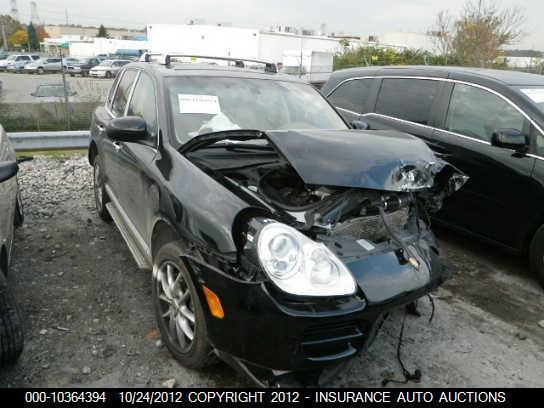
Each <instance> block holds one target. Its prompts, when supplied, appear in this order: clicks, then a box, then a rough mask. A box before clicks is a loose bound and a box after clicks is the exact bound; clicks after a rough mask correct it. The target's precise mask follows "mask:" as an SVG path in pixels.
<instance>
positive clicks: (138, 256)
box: [106, 202, 151, 269]
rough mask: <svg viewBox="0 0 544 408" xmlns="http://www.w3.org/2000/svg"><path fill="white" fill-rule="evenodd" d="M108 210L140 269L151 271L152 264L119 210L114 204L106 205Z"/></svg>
mask: <svg viewBox="0 0 544 408" xmlns="http://www.w3.org/2000/svg"><path fill="white" fill-rule="evenodd" d="M106 208H107V209H108V212H109V213H110V215H111V218H113V222H115V225H116V226H117V228H118V229H119V232H120V233H121V235H122V236H123V239H124V240H125V242H126V243H127V246H128V249H129V250H130V252H131V253H132V257H133V258H134V261H136V264H137V265H138V268H140V269H151V264H150V263H149V262H148V261H147V259H146V257H145V255H144V254H143V253H142V251H141V250H140V248H139V247H138V245H137V244H136V242H134V240H133V239H132V235H131V234H130V232H129V229H128V228H127V226H126V225H125V223H124V221H123V218H122V217H121V214H119V211H117V208H115V205H113V203H112V202H109V203H107V204H106Z"/></svg>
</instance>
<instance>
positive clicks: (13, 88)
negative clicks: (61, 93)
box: [0, 72, 113, 104]
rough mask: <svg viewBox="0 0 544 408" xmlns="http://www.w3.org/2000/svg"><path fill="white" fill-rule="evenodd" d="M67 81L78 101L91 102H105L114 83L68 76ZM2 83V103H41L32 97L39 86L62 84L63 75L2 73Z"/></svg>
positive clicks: (106, 80)
mask: <svg viewBox="0 0 544 408" xmlns="http://www.w3.org/2000/svg"><path fill="white" fill-rule="evenodd" d="M66 80H67V81H68V85H69V87H70V90H71V91H75V92H77V96H78V99H80V100H81V101H89V102H93V101H96V100H104V98H105V95H106V94H107V92H108V91H109V89H110V88H111V84H112V82H113V79H96V78H89V77H85V78H82V77H79V76H78V77H70V76H69V75H66ZM0 81H2V91H1V92H0V102H2V103H8V104H17V103H32V102H40V100H39V98H35V97H33V96H32V95H31V93H32V92H34V91H35V90H36V87H37V86H38V85H41V84H49V83H62V75H61V74H60V73H51V74H49V73H48V74H43V75H32V74H14V73H7V72H0Z"/></svg>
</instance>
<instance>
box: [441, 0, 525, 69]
mask: <svg viewBox="0 0 544 408" xmlns="http://www.w3.org/2000/svg"><path fill="white" fill-rule="evenodd" d="M524 20H525V17H524V15H523V11H522V10H521V9H520V8H519V7H511V8H505V9H500V8H499V7H498V6H497V5H495V4H493V3H492V2H491V1H490V0H476V1H471V0H469V1H468V2H467V3H466V4H465V6H464V8H463V11H462V12H461V14H460V15H459V16H458V18H457V19H453V18H451V16H450V15H449V14H448V12H447V11H442V12H440V13H439V14H438V15H437V19H436V22H435V26H434V27H433V28H432V29H431V33H432V34H433V35H434V37H435V42H436V43H437V44H438V49H439V51H440V52H441V53H446V54H453V55H455V57H456V58H457V59H458V60H459V61H461V62H462V63H463V64H465V65H469V66H477V67H485V66H488V65H491V64H492V63H493V62H494V60H495V59H496V58H497V57H498V56H499V55H500V53H501V50H502V49H503V48H504V47H505V46H507V45H512V44H515V43H516V42H518V41H519V40H520V39H521V38H522V36H523V31H522V29H521V27H522V25H523V22H524Z"/></svg>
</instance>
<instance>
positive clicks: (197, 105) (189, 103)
mask: <svg viewBox="0 0 544 408" xmlns="http://www.w3.org/2000/svg"><path fill="white" fill-rule="evenodd" d="M178 103H179V113H206V114H208V115H217V114H218V113H220V112H221V108H220V106H219V98H218V97H217V96H215V95H188V94H178Z"/></svg>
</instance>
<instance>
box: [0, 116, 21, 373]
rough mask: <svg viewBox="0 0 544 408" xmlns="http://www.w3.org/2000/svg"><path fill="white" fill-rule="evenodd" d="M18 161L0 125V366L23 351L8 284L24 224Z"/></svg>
mask: <svg viewBox="0 0 544 408" xmlns="http://www.w3.org/2000/svg"><path fill="white" fill-rule="evenodd" d="M17 170H18V167H17V159H16V156H15V152H14V151H13V149H12V147H11V146H10V144H9V141H8V138H7V135H6V132H5V131H4V128H3V127H2V126H0V366H3V365H6V364H9V363H13V362H15V360H17V358H18V357H19V355H20V354H21V351H22V350H23V343H24V339H23V337H24V336H23V325H22V321H21V315H20V312H19V309H18V307H17V304H16V302H15V298H14V297H13V294H12V293H11V291H10V288H9V287H8V284H7V276H8V269H9V266H10V263H11V257H12V249H13V234H14V229H15V228H16V227H18V226H20V225H21V224H22V223H23V218H24V217H23V207H22V204H21V197H20V193H19V185H18V182H17Z"/></svg>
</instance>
